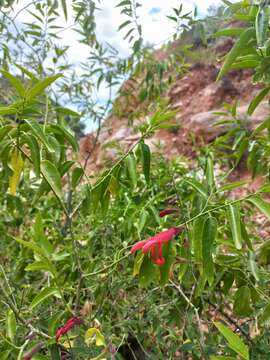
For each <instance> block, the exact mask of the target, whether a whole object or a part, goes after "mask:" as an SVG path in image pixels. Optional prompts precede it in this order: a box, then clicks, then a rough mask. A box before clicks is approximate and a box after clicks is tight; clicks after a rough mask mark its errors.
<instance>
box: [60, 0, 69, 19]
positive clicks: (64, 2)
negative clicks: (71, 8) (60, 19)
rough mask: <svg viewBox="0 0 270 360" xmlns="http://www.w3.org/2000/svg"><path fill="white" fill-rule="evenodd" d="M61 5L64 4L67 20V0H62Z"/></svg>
mask: <svg viewBox="0 0 270 360" xmlns="http://www.w3.org/2000/svg"><path fill="white" fill-rule="evenodd" d="M61 5H62V9H63V11H64V15H65V19H66V20H67V17H68V16H67V4H66V0H61Z"/></svg>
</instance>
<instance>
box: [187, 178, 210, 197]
mask: <svg viewBox="0 0 270 360" xmlns="http://www.w3.org/2000/svg"><path fill="white" fill-rule="evenodd" d="M184 181H185V182H186V183H187V184H189V185H191V186H192V187H193V188H194V189H195V190H197V191H198V192H199V193H200V194H201V195H203V196H204V197H207V191H206V189H205V187H204V186H203V185H202V184H201V183H199V182H198V181H197V180H195V179H191V178H185V179H184Z"/></svg>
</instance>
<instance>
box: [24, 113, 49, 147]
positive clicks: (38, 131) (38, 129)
mask: <svg viewBox="0 0 270 360" xmlns="http://www.w3.org/2000/svg"><path fill="white" fill-rule="evenodd" d="M25 122H26V123H27V124H28V125H29V127H30V129H31V130H32V131H33V133H34V135H35V136H36V137H37V138H38V139H39V140H40V141H41V142H42V143H43V144H44V145H45V146H46V149H47V150H48V151H49V152H50V153H53V152H54V148H53V147H52V146H51V144H50V143H49V141H48V139H47V137H46V135H45V133H44V132H43V128H42V126H41V125H40V124H39V123H38V122H37V121H36V120H33V119H26V120H25Z"/></svg>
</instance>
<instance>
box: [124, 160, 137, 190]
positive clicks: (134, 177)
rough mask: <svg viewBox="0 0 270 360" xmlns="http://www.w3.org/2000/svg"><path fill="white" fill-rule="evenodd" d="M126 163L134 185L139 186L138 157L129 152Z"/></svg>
mask: <svg viewBox="0 0 270 360" xmlns="http://www.w3.org/2000/svg"><path fill="white" fill-rule="evenodd" d="M125 161H126V165H127V169H128V173H129V176H130V179H131V182H132V185H133V187H136V186H137V169H136V159H135V156H134V155H133V154H129V155H128V157H127V158H126V160H125Z"/></svg>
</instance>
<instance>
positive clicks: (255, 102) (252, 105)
mask: <svg viewBox="0 0 270 360" xmlns="http://www.w3.org/2000/svg"><path fill="white" fill-rule="evenodd" d="M269 91H270V86H269V87H266V88H265V89H263V90H262V91H260V92H259V94H258V95H257V96H256V97H255V98H254V99H253V100H252V101H251V103H250V104H249V107H248V114H249V115H252V114H253V113H254V111H255V110H256V108H257V107H258V105H259V104H260V103H261V102H262V100H263V99H264V98H265V97H266V95H268V93H269Z"/></svg>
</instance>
